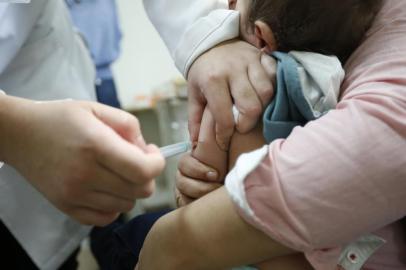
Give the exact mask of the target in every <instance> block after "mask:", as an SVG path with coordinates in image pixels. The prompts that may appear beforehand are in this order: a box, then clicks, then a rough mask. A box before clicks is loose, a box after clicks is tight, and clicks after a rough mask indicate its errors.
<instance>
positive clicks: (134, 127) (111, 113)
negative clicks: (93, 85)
mask: <svg viewBox="0 0 406 270" xmlns="http://www.w3.org/2000/svg"><path fill="white" fill-rule="evenodd" d="M92 112H93V114H94V115H95V116H96V117H97V118H98V119H99V120H100V121H102V122H103V123H104V124H105V125H107V126H109V127H110V128H111V129H113V130H114V131H115V132H116V133H117V134H119V135H120V136H121V137H122V138H123V139H125V140H126V141H128V142H130V143H132V144H135V145H137V146H138V147H140V148H141V149H143V150H144V151H145V150H146V149H147V144H146V143H145V140H144V138H143V136H142V133H141V127H140V123H139V121H138V119H137V118H136V117H135V116H134V115H132V114H130V113H128V112H125V111H123V110H120V109H116V108H113V107H109V106H106V105H102V104H97V103H95V104H92Z"/></svg>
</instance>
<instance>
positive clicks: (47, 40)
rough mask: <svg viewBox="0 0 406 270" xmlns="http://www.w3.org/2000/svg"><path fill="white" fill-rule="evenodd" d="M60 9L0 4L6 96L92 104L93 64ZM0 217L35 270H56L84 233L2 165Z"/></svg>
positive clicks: (40, 3)
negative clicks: (37, 269) (36, 267)
mask: <svg viewBox="0 0 406 270" xmlns="http://www.w3.org/2000/svg"><path fill="white" fill-rule="evenodd" d="M65 9H66V8H65V6H64V3H63V2H62V1H60V0H34V1H32V3H31V4H4V3H3V4H0V88H1V89H4V90H5V92H6V93H7V94H8V95H13V96H19V97H24V98H29V99H34V100H52V99H65V98H73V99H80V100H95V92H94V78H95V71H94V68H93V64H92V62H91V59H90V57H89V55H88V52H87V50H86V48H85V47H84V46H83V43H82V41H81V40H80V38H79V37H78V36H77V35H76V33H75V32H74V31H73V29H72V27H71V24H70V19H69V14H67V13H66V10H65ZM26 136H27V139H29V137H30V136H31V134H26ZM44 151H47V150H46V149H44ZM38 158H41V157H38ZM0 217H1V220H2V221H3V222H4V224H5V225H6V226H7V228H8V229H9V230H10V231H11V233H12V234H13V235H14V237H15V238H16V239H17V240H18V241H19V242H20V244H21V245H22V247H23V248H24V250H25V251H26V252H27V253H28V254H29V256H30V257H31V258H32V260H33V261H34V262H35V264H36V265H37V266H38V267H39V268H40V269H56V268H57V267H58V266H60V264H61V263H62V262H63V261H64V260H66V258H67V257H68V256H69V255H70V254H71V253H72V252H73V250H74V249H76V248H77V247H78V246H79V244H80V242H81V241H82V239H83V238H84V237H85V236H86V235H87V234H88V233H89V227H85V226H81V225H79V224H78V223H77V222H75V221H73V220H72V219H70V218H68V217H67V216H66V215H64V214H63V213H61V212H60V211H58V210H57V209H56V208H54V207H53V206H52V205H51V204H50V203H49V202H48V201H47V200H46V199H45V198H44V197H43V196H42V195H41V194H40V193H39V192H38V191H36V190H35V189H34V188H33V187H32V186H31V185H30V184H29V183H28V182H27V181H26V180H25V179H24V178H23V177H22V176H21V175H20V174H19V173H18V172H17V171H15V170H14V169H13V168H12V167H10V166H7V165H5V166H4V167H3V168H2V169H0ZM0 268H1V267H0Z"/></svg>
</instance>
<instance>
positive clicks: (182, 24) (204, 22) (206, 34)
mask: <svg viewBox="0 0 406 270" xmlns="http://www.w3.org/2000/svg"><path fill="white" fill-rule="evenodd" d="M143 1H144V6H145V9H146V11H147V14H148V16H149V18H150V20H151V21H152V23H153V24H154V26H155V28H156V29H157V30H158V32H159V34H160V35H161V37H162V39H163V40H164V42H165V44H166V46H167V47H168V49H169V51H170V53H171V55H172V57H173V59H174V61H175V64H176V67H177V68H178V69H179V71H180V72H181V73H182V74H183V75H184V76H185V77H187V73H188V71H189V68H190V66H191V65H192V64H193V62H194V60H195V59H196V58H197V57H199V56H200V55H201V54H202V53H204V52H205V51H207V50H209V49H210V48H212V47H214V46H216V45H217V44H219V43H221V42H223V41H226V40H230V39H233V38H236V37H237V36H238V34H239V14H238V12H236V11H232V10H228V8H227V2H228V1H227V0H204V1H201V0H143Z"/></svg>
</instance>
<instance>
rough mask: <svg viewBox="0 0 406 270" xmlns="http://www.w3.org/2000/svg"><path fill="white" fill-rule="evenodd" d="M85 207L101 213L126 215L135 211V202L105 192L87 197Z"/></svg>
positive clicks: (94, 193)
mask: <svg viewBox="0 0 406 270" xmlns="http://www.w3.org/2000/svg"><path fill="white" fill-rule="evenodd" d="M83 203H84V205H82V206H85V207H88V208H92V209H94V210H97V211H101V212H108V213H125V212H128V211H130V210H131V209H133V207H134V204H135V200H126V199H122V198H120V197H116V196H112V195H110V194H107V193H103V192H91V193H89V194H87V195H86V201H84V202H83Z"/></svg>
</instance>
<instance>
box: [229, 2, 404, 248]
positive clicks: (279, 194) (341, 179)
mask: <svg viewBox="0 0 406 270" xmlns="http://www.w3.org/2000/svg"><path fill="white" fill-rule="evenodd" d="M384 2H385V6H384V8H383V9H382V11H381V14H380V15H379V16H378V18H377V20H376V23H375V25H374V26H373V27H372V29H371V30H370V32H369V35H368V37H367V39H366V40H365V42H364V43H363V44H362V45H361V46H360V48H359V49H358V50H357V51H356V52H355V53H354V55H353V56H352V57H351V59H350V60H349V62H348V63H347V65H346V71H347V74H348V75H347V78H346V80H345V82H344V85H343V87H342V88H343V90H344V91H343V96H342V99H341V101H340V102H339V104H338V106H337V108H336V110H333V111H331V112H329V113H328V114H327V115H326V116H324V117H322V118H321V119H319V120H317V121H313V122H310V123H309V124H308V125H306V126H305V127H303V128H302V127H298V128H296V129H295V130H294V131H293V132H292V134H291V135H290V136H289V137H288V138H287V139H286V140H278V141H275V142H273V143H272V144H271V145H270V146H269V148H267V149H266V150H267V153H266V155H264V156H262V158H261V159H260V164H259V166H252V167H254V168H252V170H249V169H247V170H246V171H245V172H244V173H240V172H241V171H244V170H242V169H241V167H243V166H244V163H245V164H246V162H240V163H237V166H236V168H235V169H233V171H232V172H231V173H230V174H229V176H228V177H227V180H226V186H227V189H228V191H229V193H230V196H231V197H232V199H233V200H234V201H235V202H236V204H237V207H238V208H239V210H240V212H241V213H242V215H243V216H244V217H245V218H246V220H247V221H248V222H250V223H251V224H253V225H254V226H256V227H257V228H259V229H261V230H263V231H264V232H265V233H267V234H268V235H269V236H270V237H271V238H273V239H275V240H277V241H279V242H281V243H282V244H284V245H287V246H289V247H291V248H293V249H296V250H300V251H311V250H314V249H319V248H329V247H336V246H338V245H340V244H343V243H346V242H349V241H351V240H352V239H354V238H356V237H358V236H359V235H360V234H363V233H365V232H371V231H374V230H376V229H379V228H381V227H383V226H385V225H387V224H390V223H392V222H394V221H396V220H398V219H400V218H402V217H403V216H405V215H406V203H405V198H406V20H405V19H404V18H406V1H404V0H386V1H384ZM249 155H256V158H257V159H258V153H253V154H248V155H246V156H244V157H243V159H245V160H247V159H249ZM259 156H261V155H259ZM239 166H240V168H239ZM241 187H243V188H241Z"/></svg>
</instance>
